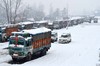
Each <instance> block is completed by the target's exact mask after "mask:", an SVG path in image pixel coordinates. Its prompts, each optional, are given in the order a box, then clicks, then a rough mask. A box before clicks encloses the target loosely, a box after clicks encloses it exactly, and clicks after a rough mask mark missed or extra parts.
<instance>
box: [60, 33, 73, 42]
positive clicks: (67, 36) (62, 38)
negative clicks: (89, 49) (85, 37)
mask: <svg viewBox="0 0 100 66" xmlns="http://www.w3.org/2000/svg"><path fill="white" fill-rule="evenodd" d="M69 42H71V34H70V33H63V34H62V35H61V36H60V37H59V43H69Z"/></svg>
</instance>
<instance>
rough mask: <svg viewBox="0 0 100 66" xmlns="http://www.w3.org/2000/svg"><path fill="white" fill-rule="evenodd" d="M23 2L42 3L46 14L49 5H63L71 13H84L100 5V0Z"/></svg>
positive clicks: (32, 4) (29, 2)
mask: <svg viewBox="0 0 100 66" xmlns="http://www.w3.org/2000/svg"><path fill="white" fill-rule="evenodd" d="M24 2H25V4H26V3H27V4H29V5H31V6H34V4H35V5H39V4H43V5H44V8H45V12H46V13H47V14H48V12H49V9H50V5H52V7H53V9H56V8H60V9H63V8H64V7H65V8H67V7H68V10H69V14H71V15H80V14H82V15H83V14H84V13H89V14H90V13H92V12H93V11H95V10H98V9H99V7H100V4H99V3H100V0H24Z"/></svg>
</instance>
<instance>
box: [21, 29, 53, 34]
mask: <svg viewBox="0 0 100 66" xmlns="http://www.w3.org/2000/svg"><path fill="white" fill-rule="evenodd" d="M49 31H51V29H48V28H45V27H41V28H37V29H30V30H23V32H27V33H30V34H33V35H34V34H39V33H45V32H49Z"/></svg>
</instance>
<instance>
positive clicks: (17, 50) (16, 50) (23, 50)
mask: <svg viewBox="0 0 100 66" xmlns="http://www.w3.org/2000/svg"><path fill="white" fill-rule="evenodd" d="M31 42H32V41H31V38H30V35H29V34H28V33H24V32H13V33H12V35H11V37H10V40H9V54H10V55H11V56H12V59H13V60H15V59H21V58H24V57H26V56H27V54H28V52H30V53H31V54H32V43H31Z"/></svg>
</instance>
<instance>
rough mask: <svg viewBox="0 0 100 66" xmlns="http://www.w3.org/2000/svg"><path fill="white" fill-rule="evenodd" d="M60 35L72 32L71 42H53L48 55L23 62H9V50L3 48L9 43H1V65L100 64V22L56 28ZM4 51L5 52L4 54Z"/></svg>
mask: <svg viewBox="0 0 100 66" xmlns="http://www.w3.org/2000/svg"><path fill="white" fill-rule="evenodd" d="M54 31H56V32H57V33H58V35H59V36H60V35H61V34H62V33H67V32H70V33H71V36H72V42H71V43H69V44H59V43H58V42H55V43H52V47H51V49H50V50H49V51H48V52H47V55H45V56H43V57H39V58H37V59H34V60H31V61H29V62H25V63H23V64H8V63H7V61H8V60H11V57H10V56H9V55H8V51H7V50H5V49H3V48H5V47H7V46H8V43H0V66H40V65H41V66H96V65H99V62H100V61H99V48H100V35H99V34H100V24H94V23H92V24H86V23H84V24H82V25H78V26H74V27H69V28H68V30H67V29H66V28H64V29H60V30H54ZM2 53H3V54H2Z"/></svg>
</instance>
